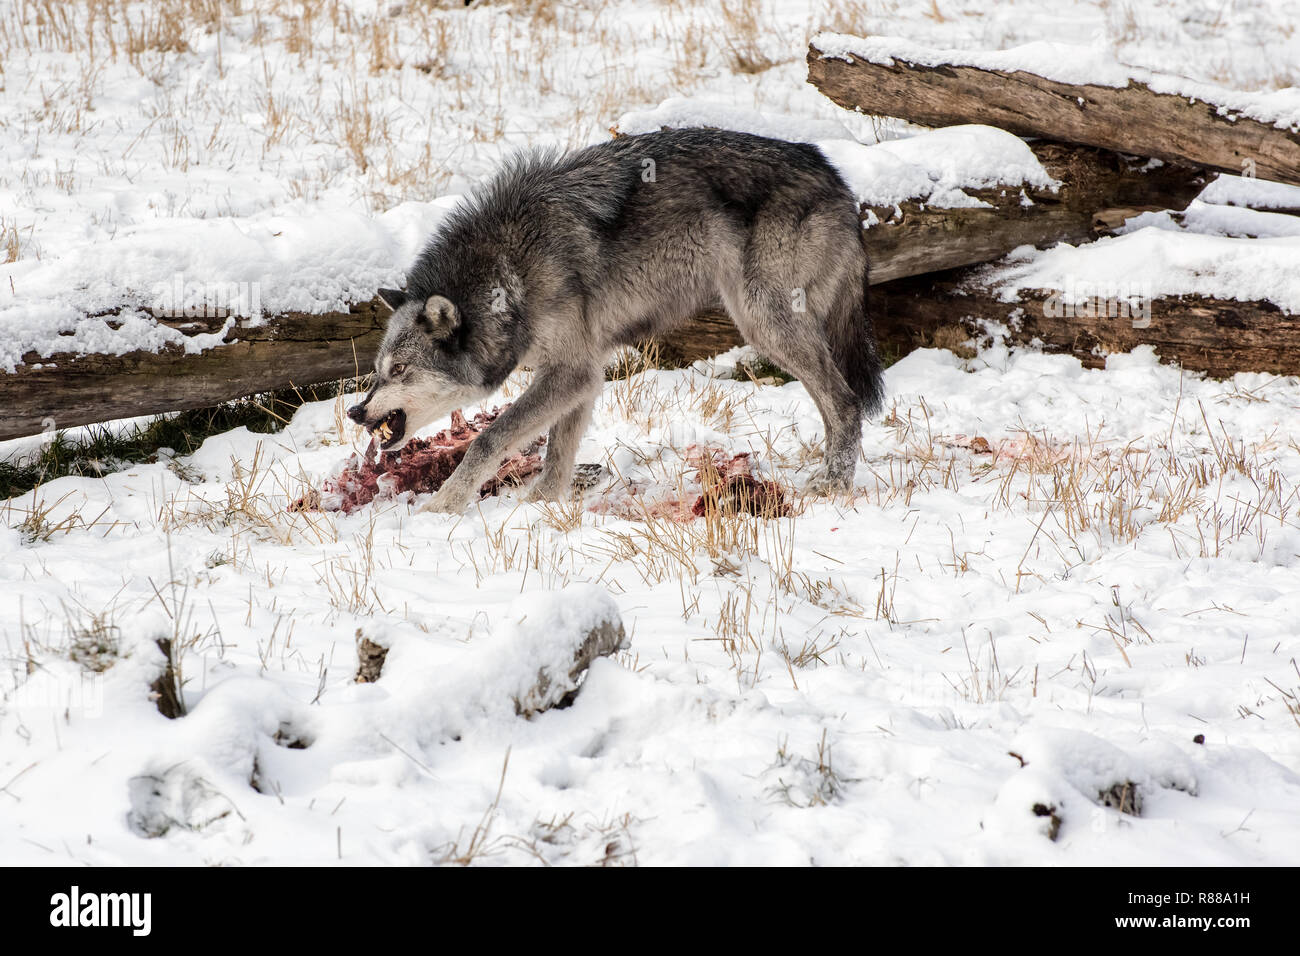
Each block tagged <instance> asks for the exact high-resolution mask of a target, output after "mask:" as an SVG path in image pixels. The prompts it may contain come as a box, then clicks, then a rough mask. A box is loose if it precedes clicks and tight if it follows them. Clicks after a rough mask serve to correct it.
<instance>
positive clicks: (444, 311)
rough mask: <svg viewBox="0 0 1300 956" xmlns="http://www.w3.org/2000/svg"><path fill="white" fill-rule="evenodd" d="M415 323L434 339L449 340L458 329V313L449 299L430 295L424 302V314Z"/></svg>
mask: <svg viewBox="0 0 1300 956" xmlns="http://www.w3.org/2000/svg"><path fill="white" fill-rule="evenodd" d="M417 321H418V322H419V323H420V326H421V328H423V329H424V330H425V331H426V332H428V333H429V334H430V335H432V336H433V337H434V338H435V339H449V338H451V337H452V336H453V335H455V334H456V330H457V329H459V328H460V311H459V310H458V309H457V308H456V306H454V305H453V304H452V302H451V300H450V299H444V298H443V297H442V296H440V295H431V296H429V298H428V299H426V300H425V303H424V312H422V313H421V314H420V317H419V319H418V320H417Z"/></svg>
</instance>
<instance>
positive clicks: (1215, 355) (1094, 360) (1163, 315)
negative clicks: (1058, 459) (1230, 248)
mask: <svg viewBox="0 0 1300 956" xmlns="http://www.w3.org/2000/svg"><path fill="white" fill-rule="evenodd" d="M873 305H874V307H875V313H874V315H875V323H876V334H877V336H878V337H879V339H880V343H881V347H882V349H885V350H888V351H893V352H896V353H900V354H905V353H907V352H910V351H912V349H914V348H918V347H922V346H935V345H948V346H952V345H955V344H958V343H960V342H961V341H962V340H964V339H966V338H974V339H977V340H978V339H980V338H982V337H984V336H986V335H987V334H988V332H987V329H986V328H985V327H984V324H983V323H985V322H997V323H1002V324H1004V325H1005V326H1006V327H1007V330H1008V340H1009V341H1010V342H1012V343H1017V344H1022V345H1025V344H1030V343H1035V342H1036V343H1039V344H1041V347H1042V349H1043V351H1045V352H1057V353H1062V352H1066V353H1069V354H1071V355H1074V356H1075V357H1076V358H1078V359H1079V361H1080V362H1081V363H1083V365H1085V366H1087V367H1089V368H1100V367H1102V366H1103V365H1105V363H1106V355H1107V354H1110V353H1116V352H1130V351H1132V350H1133V349H1134V348H1136V347H1138V346H1142V345H1149V346H1152V347H1154V349H1155V352H1156V355H1157V356H1158V357H1159V358H1160V360H1161V361H1162V362H1169V363H1176V364H1178V365H1180V366H1182V367H1183V368H1185V369H1188V370H1191V371H1197V372H1205V373H1207V374H1209V375H1211V376H1214V377H1217V378H1227V377H1230V376H1232V375H1233V374H1235V373H1237V372H1245V371H1251V372H1271V373H1274V374H1278V375H1300V316H1296V315H1291V314H1289V313H1287V312H1286V311H1284V310H1283V309H1281V308H1279V307H1278V306H1277V305H1275V304H1274V303H1272V302H1267V301H1237V300H1234V299H1226V298H1215V297H1211V296H1204V295H1158V296H1155V297H1153V298H1151V299H1149V300H1145V301H1143V302H1140V303H1132V304H1130V303H1129V302H1126V301H1124V300H1123V299H1121V298H1118V297H1116V298H1101V297H1092V298H1086V299H1082V300H1079V301H1073V302H1072V301H1069V299H1068V297H1066V296H1064V295H1063V294H1062V293H1061V292H1060V291H1059V290H1053V289H1024V290H1019V291H1018V292H1017V293H1016V294H1015V295H1014V297H1007V296H1006V295H1005V294H1004V293H1003V292H1002V291H1000V290H997V289H994V288H990V287H988V286H985V285H981V284H980V283H979V282H978V281H972V276H971V274H970V270H955V271H953V272H952V273H948V274H945V275H941V276H923V277H914V278H908V279H902V280H899V281H897V282H891V283H888V284H887V285H884V286H880V287H879V288H878V289H877V290H876V292H875V295H874V296H873Z"/></svg>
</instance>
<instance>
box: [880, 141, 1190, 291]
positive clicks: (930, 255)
mask: <svg viewBox="0 0 1300 956" xmlns="http://www.w3.org/2000/svg"><path fill="white" fill-rule="evenodd" d="M1029 146H1030V149H1032V150H1033V152H1034V155H1035V156H1037V157H1038V161H1039V162H1040V163H1041V164H1042V166H1043V168H1044V169H1045V170H1046V171H1047V173H1048V175H1049V176H1051V177H1052V178H1053V179H1055V180H1058V181H1060V182H1061V184H1062V185H1061V187H1060V188H1059V189H1058V190H1056V191H1052V190H1049V189H1044V188H1038V187H1024V188H1023V189H1022V188H1021V187H1015V188H1009V189H1000V188H994V189H979V190H967V192H968V193H969V194H970V195H972V196H974V197H975V198H977V199H981V200H984V201H985V202H987V203H989V205H988V206H982V207H979V206H976V207H971V206H960V207H957V208H953V209H944V208H936V207H933V206H928V205H926V204H924V203H919V202H916V201H908V202H905V203H902V204H900V206H898V207H897V208H896V207H893V206H885V207H865V208H864V209H863V211H862V214H863V217H864V219H866V218H867V217H868V215H870V216H871V217H873V218H875V219H877V220H879V222H878V223H877V224H876V225H873V226H871V227H870V228H869V229H868V230H867V232H866V238H867V250H868V252H869V253H870V255H871V263H872V265H871V281H872V283H873V284H875V283H880V282H889V281H891V280H893V279H900V278H903V277H905V276H910V275H919V274H921V273H926V272H938V271H941V270H944V269H952V268H956V267H957V266H964V265H973V264H974V263H977V262H988V261H990V260H992V259H996V258H998V257H999V256H1002V255H1005V254H1006V253H1008V252H1010V251H1011V250H1012V249H1014V248H1016V247H1017V246H1022V245H1034V246H1045V245H1051V244H1054V243H1057V242H1070V243H1078V242H1085V241H1088V240H1090V239H1095V238H1097V237H1098V236H1100V235H1103V234H1105V233H1107V232H1109V231H1110V230H1111V229H1113V228H1115V227H1116V226H1118V225H1120V224H1121V223H1122V222H1123V221H1124V219H1125V218H1127V217H1129V216H1134V215H1137V214H1138V213H1139V212H1144V211H1148V210H1160V209H1174V210H1179V209H1183V208H1185V207H1186V206H1187V204H1188V203H1190V202H1191V201H1192V200H1193V199H1194V198H1196V195H1197V194H1198V193H1199V192H1200V191H1201V190H1202V189H1204V188H1205V186H1206V184H1207V182H1208V180H1209V177H1210V175H1211V174H1207V173H1206V172H1205V171H1204V170H1202V169H1199V168H1196V167H1190V166H1184V165H1177V164H1167V165H1160V166H1156V167H1154V168H1150V169H1148V168H1146V167H1147V166H1148V164H1147V163H1146V162H1145V161H1144V160H1134V159H1130V158H1126V157H1123V156H1120V155H1119V154H1117V153H1114V152H1111V151H1110V150H1104V149H1097V148H1094V147H1090V146H1072V145H1067V144H1064V143H1051V142H1035V143H1030V144H1029Z"/></svg>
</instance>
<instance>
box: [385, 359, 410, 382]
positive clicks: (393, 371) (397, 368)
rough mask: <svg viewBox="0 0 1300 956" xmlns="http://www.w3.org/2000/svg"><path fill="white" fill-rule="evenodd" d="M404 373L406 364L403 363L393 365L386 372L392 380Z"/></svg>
mask: <svg viewBox="0 0 1300 956" xmlns="http://www.w3.org/2000/svg"><path fill="white" fill-rule="evenodd" d="M405 371H406V364H405V363H404V362H398V363H397V364H396V365H394V366H393V367H392V368H390V369H389V370H388V374H389V375H391V376H393V378H396V377H397V376H399V375H401V374H402V373H403V372H405Z"/></svg>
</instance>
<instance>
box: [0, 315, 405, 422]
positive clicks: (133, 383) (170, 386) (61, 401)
mask: <svg viewBox="0 0 1300 956" xmlns="http://www.w3.org/2000/svg"><path fill="white" fill-rule="evenodd" d="M388 311H389V310H388V308H387V307H386V306H384V305H383V303H381V302H379V301H378V300H377V299H376V300H375V301H373V302H361V303H357V304H356V305H353V306H352V307H351V308H350V309H349V310H348V311H347V312H330V313H326V314H323V315H310V314H306V313H288V314H284V315H278V316H273V317H270V318H267V319H266V320H265V321H264V322H263V323H262V324H260V325H251V326H250V325H244V324H240V323H236V324H235V325H234V326H233V327H232V328H231V329H230V330H229V331H228V332H227V333H226V335H225V344H223V345H220V346H218V347H215V348H210V349H206V350H204V351H202V352H186V351H185V350H183V349H181V348H180V347H178V346H171V347H167V348H165V349H163V350H161V351H158V352H146V351H135V352H127V353H126V354H124V355H111V354H105V353H92V354H86V355H72V354H56V355H53V356H49V357H41V356H38V355H35V354H34V353H33V354H28V355H26V356H24V361H25V362H26V364H23V365H20V366H18V368H17V369H16V370H15V371H13V372H10V373H4V372H0V407H3V408H4V410H5V414H4V415H3V416H0V440H3V439H7V438H15V437H18V436H21V435H34V434H37V433H39V432H41V431H43V430H46V428H47V427H52V428H69V427H72V426H74V425H86V424H90V423H92V422H103V421H111V420H113V419H117V418H129V417H132V416H136V415H154V414H158V413H161V412H168V411H184V410H186V409H191V408H206V407H208V406H211V405H216V404H219V403H220V402H223V401H227V400H229V399H235V398H242V397H244V396H246V395H253V394H256V393H258V392H267V391H272V390H274V389H277V388H287V387H289V386H291V385H297V386H306V385H316V384H320V383H323V382H333V381H338V380H339V379H341V378H351V377H352V376H353V375H355V374H356V373H357V372H358V371H359V372H360V373H361V374H365V373H366V372H368V371H369V370H370V366H371V364H372V363H373V362H374V356H375V352H376V351H377V350H378V348H379V340H380V339H381V338H382V337H383V328H384V323H385V321H386V319H387V316H388ZM105 321H108V322H111V321H112V316H111V315H109V316H106V317H105ZM159 321H160V322H165V323H166V324H168V325H172V326H175V327H177V328H179V329H181V330H183V331H185V332H186V333H191V332H212V331H216V330H219V329H220V328H221V326H222V323H223V321H224V320H222V319H203V318H199V319H160V320H159Z"/></svg>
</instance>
